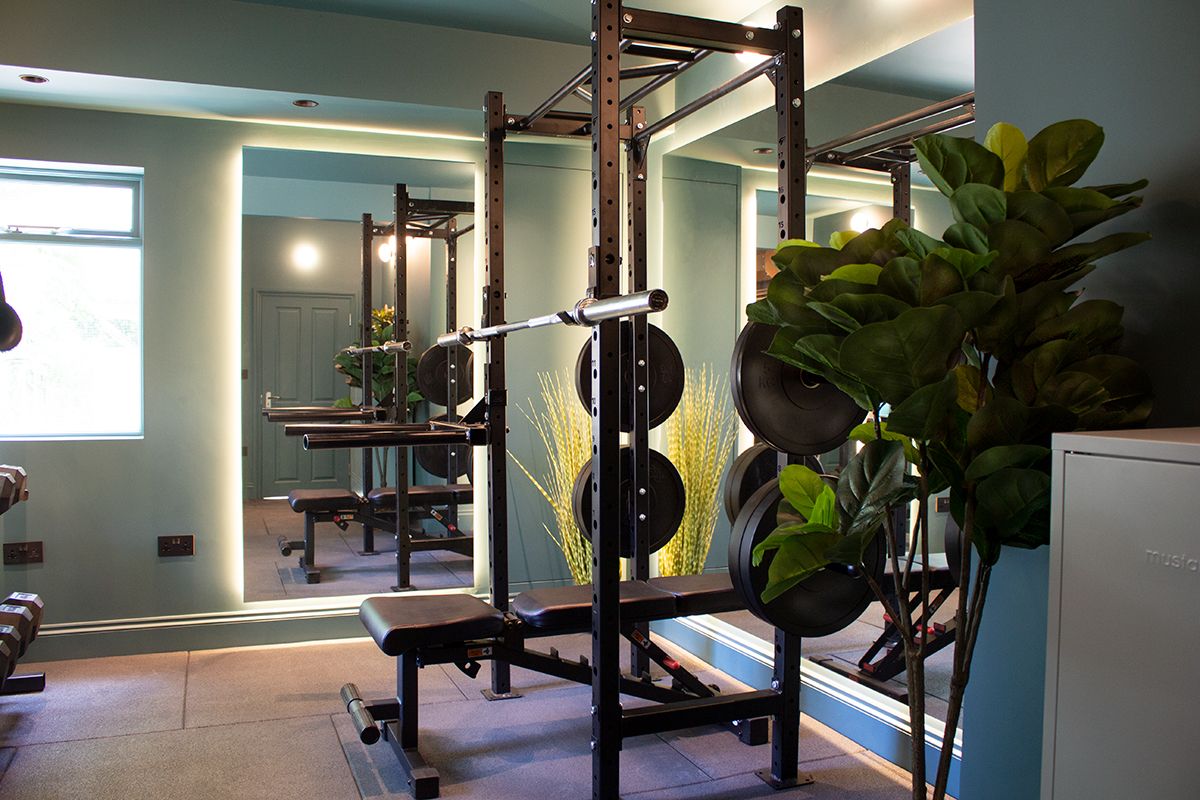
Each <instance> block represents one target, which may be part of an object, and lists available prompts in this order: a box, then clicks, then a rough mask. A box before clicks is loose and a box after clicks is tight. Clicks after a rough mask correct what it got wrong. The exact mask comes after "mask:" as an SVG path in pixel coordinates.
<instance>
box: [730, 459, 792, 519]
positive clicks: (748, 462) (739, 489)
mask: <svg viewBox="0 0 1200 800" xmlns="http://www.w3.org/2000/svg"><path fill="white" fill-rule="evenodd" d="M778 475H779V452H778V451H777V450H773V449H772V448H770V447H768V446H767V445H765V444H761V443H760V444H756V445H753V446H751V447H750V449H748V450H743V451H742V452H741V453H740V454H738V457H737V458H735V459H734V460H733V464H731V465H730V467H729V472H728V473H727V474H726V475H725V487H724V492H723V500H724V506H725V517H726V518H727V519H728V520H729V521H730V522H733V521H734V520H735V519H737V515H738V512H739V511H741V509H742V506H744V505H745V504H746V501H747V500H749V499H750V495H752V494H754V493H755V492H756V491H758V488H759V487H760V486H762V485H764V484H766V483H767V482H769V481H771V480H772V479H774V478H775V477H776V476H778Z"/></svg>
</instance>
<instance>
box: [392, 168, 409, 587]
mask: <svg viewBox="0 0 1200 800" xmlns="http://www.w3.org/2000/svg"><path fill="white" fill-rule="evenodd" d="M394 209H395V210H394V214H393V219H394V220H395V222H394V223H393V228H394V232H395V234H396V245H395V247H393V248H392V267H393V269H394V271H395V274H396V286H395V294H394V297H393V300H394V302H395V306H396V321H395V324H394V327H393V328H392V338H393V339H394V340H395V341H397V342H403V341H405V340H407V339H408V244H407V241H406V237H405V234H406V233H407V232H408V187H407V186H405V185H404V184H403V183H398V184H396V194H395V205H394ZM395 359H396V360H395V376H396V377H395V382H396V397H395V406H394V410H393V415H392V417H393V420H394V421H395V422H399V423H404V422H408V353H404V352H399V353H396V355H395ZM393 450H394V452H395V454H396V585H395V586H393V587H392V590H393V591H397V592H399V591H404V590H406V589H411V588H412V573H411V568H412V530H411V528H410V523H409V504H408V452H409V449H408V448H407V447H396V448H393Z"/></svg>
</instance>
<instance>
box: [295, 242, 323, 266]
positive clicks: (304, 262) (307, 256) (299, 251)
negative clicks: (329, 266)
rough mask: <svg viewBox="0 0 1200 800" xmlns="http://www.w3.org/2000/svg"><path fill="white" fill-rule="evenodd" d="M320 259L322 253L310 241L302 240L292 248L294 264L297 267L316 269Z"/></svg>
mask: <svg viewBox="0 0 1200 800" xmlns="http://www.w3.org/2000/svg"><path fill="white" fill-rule="evenodd" d="M320 260H321V254H320V253H319V252H318V251H317V248H315V247H313V246H312V245H311V244H309V243H308V242H301V243H300V244H298V245H296V246H295V247H293V248H292V264H293V265H295V267H296V269H300V270H304V271H305V272H308V271H309V270H312V269H314V268H315V267H316V266H317V264H318V263H319V262H320Z"/></svg>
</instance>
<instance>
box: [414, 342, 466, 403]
mask: <svg viewBox="0 0 1200 800" xmlns="http://www.w3.org/2000/svg"><path fill="white" fill-rule="evenodd" d="M449 350H450V348H448V347H439V346H438V345H436V344H435V345H434V346H433V347H431V348H429V349H428V350H426V351H425V352H424V353H421V357H420V358H419V359H417V389H419V390H420V392H421V394H422V395H424V396H425V399H426V400H428V401H429V402H431V403H434V404H435V405H439V406H444V405H446V400H447V398H446V368H447V365H448V364H449V362H450V357H449ZM454 351H455V352H456V353H457V363H458V369H457V372H458V402H459V403H465V402H466V401H467V400H470V399H471V395H472V394H474V379H473V376H472V370H471V367H472V365H473V364H474V358H473V356H472V353H471V351H470V350H469V349H468V348H466V347H458V346H456V347H455V348H454Z"/></svg>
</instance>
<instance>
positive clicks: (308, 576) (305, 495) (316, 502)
mask: <svg viewBox="0 0 1200 800" xmlns="http://www.w3.org/2000/svg"><path fill="white" fill-rule="evenodd" d="M366 503H367V501H366V500H364V499H363V497H362V495H359V494H356V493H355V492H350V491H347V490H345V489H293V490H292V491H290V492H288V504H289V505H290V506H291V507H292V510H293V511H295V512H297V513H300V514H304V539H303V540H302V541H295V540H291V539H288V538H287V537H286V536H280V537H279V552H280V554H281V555H285V556H290V555H291V554H292V550H302V552H301V554H300V568H301V569H302V570H304V580H305V581H306V582H307V583H320V582H321V570H319V569H317V567H316V563H315V562H316V555H317V539H316V524H317V523H318V522H333V523H335V524H336V525H337V526H338V527H339V528H341V529H342V530H345V529H346V526H347V524H348V520H351V521H352V520H353V519H354V518H355V517H356V516H357V514H358V512H359V510H360V509H362V507H363V506H365V505H366Z"/></svg>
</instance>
